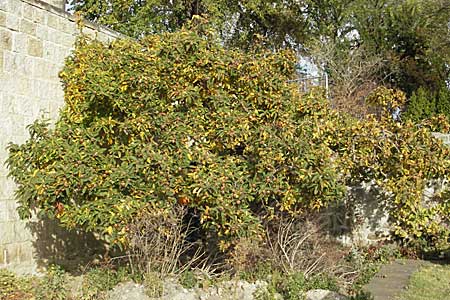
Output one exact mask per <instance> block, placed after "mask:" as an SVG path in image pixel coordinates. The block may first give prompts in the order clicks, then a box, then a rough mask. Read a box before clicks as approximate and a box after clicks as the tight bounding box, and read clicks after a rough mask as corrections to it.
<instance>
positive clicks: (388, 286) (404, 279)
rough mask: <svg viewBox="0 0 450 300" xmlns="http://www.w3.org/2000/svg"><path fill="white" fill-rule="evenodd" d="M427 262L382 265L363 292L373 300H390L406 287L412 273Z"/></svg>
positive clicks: (417, 261) (416, 261)
mask: <svg viewBox="0 0 450 300" xmlns="http://www.w3.org/2000/svg"><path fill="white" fill-rule="evenodd" d="M426 264H427V262H425V261H421V260H411V259H404V260H396V261H394V262H393V263H391V264H388V265H384V266H382V267H381V270H380V271H379V272H378V274H377V275H376V276H375V277H374V278H372V280H371V281H370V282H369V284H368V285H366V286H365V290H366V291H368V292H370V293H371V294H372V296H373V297H374V300H391V299H395V298H394V297H395V296H396V295H397V294H399V293H400V292H402V291H403V289H404V288H405V287H406V286H407V285H408V282H409V278H410V276H411V274H412V273H414V272H415V271H417V269H419V268H420V267H421V266H424V265H426Z"/></svg>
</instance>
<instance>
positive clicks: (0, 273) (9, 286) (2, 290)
mask: <svg viewBox="0 0 450 300" xmlns="http://www.w3.org/2000/svg"><path fill="white" fill-rule="evenodd" d="M32 280H33V279H32V278H26V277H21V278H18V277H17V276H15V275H14V274H13V273H12V272H10V271H8V270H5V269H0V300H19V299H20V300H29V299H30V300H31V299H32V297H33V284H32Z"/></svg>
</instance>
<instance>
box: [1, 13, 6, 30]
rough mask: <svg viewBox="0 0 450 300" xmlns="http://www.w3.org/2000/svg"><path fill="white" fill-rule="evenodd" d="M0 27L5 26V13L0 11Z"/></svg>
mask: <svg viewBox="0 0 450 300" xmlns="http://www.w3.org/2000/svg"><path fill="white" fill-rule="evenodd" d="M0 26H6V13H5V12H3V11H0Z"/></svg>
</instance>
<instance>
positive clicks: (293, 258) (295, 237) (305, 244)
mask: <svg viewBox="0 0 450 300" xmlns="http://www.w3.org/2000/svg"><path fill="white" fill-rule="evenodd" d="M325 224H326V223H325V222H322V221H321V219H320V218H315V219H314V220H313V219H312V218H311V219H309V218H280V219H279V220H278V221H276V222H275V223H272V224H271V225H270V228H267V230H266V234H267V236H266V240H267V244H268V246H269V250H270V258H271V259H272V260H273V263H274V265H276V266H278V267H279V268H280V269H281V270H282V271H283V273H286V274H291V273H295V272H302V273H303V274H304V275H305V277H307V278H308V277H309V276H311V275H317V274H320V273H324V272H328V273H333V272H334V270H335V269H336V268H337V266H338V264H337V262H338V261H339V260H340V259H341V258H342V255H343V252H342V251H340V247H338V246H337V244H336V243H335V242H333V241H331V240H330V239H329V238H327V234H326V231H325V226H326V225H325Z"/></svg>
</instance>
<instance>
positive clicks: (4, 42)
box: [0, 28, 12, 50]
mask: <svg viewBox="0 0 450 300" xmlns="http://www.w3.org/2000/svg"><path fill="white" fill-rule="evenodd" d="M11 48H12V35H11V31H9V30H6V29H3V28H0V49H2V50H11Z"/></svg>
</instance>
